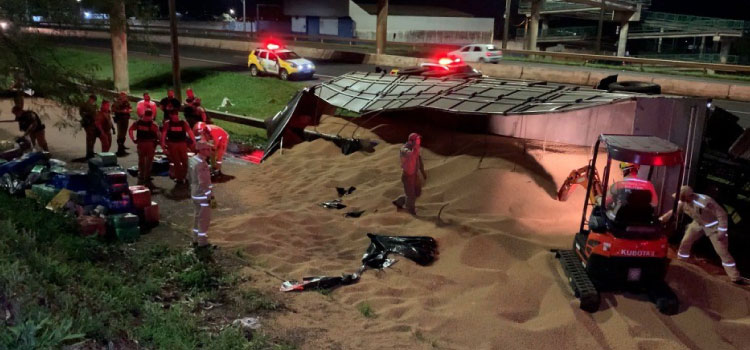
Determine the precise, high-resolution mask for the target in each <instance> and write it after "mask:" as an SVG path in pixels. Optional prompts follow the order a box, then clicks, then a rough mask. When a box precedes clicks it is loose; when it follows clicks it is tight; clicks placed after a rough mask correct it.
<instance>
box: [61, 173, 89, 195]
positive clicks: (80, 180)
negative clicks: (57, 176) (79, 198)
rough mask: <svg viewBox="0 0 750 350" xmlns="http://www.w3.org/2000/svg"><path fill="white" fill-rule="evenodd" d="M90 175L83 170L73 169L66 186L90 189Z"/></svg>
mask: <svg viewBox="0 0 750 350" xmlns="http://www.w3.org/2000/svg"><path fill="white" fill-rule="evenodd" d="M90 187H91V186H90V182H89V177H88V175H87V174H86V173H84V172H82V171H71V172H69V173H68V185H67V186H65V188H67V189H69V190H71V191H73V192H78V191H88V190H89V189H90Z"/></svg>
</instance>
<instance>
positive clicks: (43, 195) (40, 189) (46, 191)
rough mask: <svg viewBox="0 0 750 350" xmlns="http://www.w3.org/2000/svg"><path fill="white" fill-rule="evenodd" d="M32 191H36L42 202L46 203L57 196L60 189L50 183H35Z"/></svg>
mask: <svg viewBox="0 0 750 350" xmlns="http://www.w3.org/2000/svg"><path fill="white" fill-rule="evenodd" d="M31 191H32V192H34V194H35V195H36V197H37V198H38V199H39V202H40V203H42V204H45V205H46V204H47V203H49V201H51V200H52V198H55V196H56V195H57V192H59V191H60V190H59V189H57V188H55V187H53V186H50V185H44V184H35V185H31Z"/></svg>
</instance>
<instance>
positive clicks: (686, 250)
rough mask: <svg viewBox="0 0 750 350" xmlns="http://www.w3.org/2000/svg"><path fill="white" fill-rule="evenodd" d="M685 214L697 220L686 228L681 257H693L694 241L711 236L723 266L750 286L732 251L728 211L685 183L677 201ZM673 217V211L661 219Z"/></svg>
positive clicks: (680, 210) (667, 219) (731, 276)
mask: <svg viewBox="0 0 750 350" xmlns="http://www.w3.org/2000/svg"><path fill="white" fill-rule="evenodd" d="M680 213H685V214H687V215H688V216H689V217H691V218H692V219H693V222H691V223H690V225H688V227H687V229H685V236H684V237H683V238H682V242H680V248H679V249H678V250H677V257H679V258H680V259H687V258H689V257H690V250H691V248H692V247H693V243H695V241H697V240H698V239H699V238H701V237H702V236H704V235H705V236H707V237H708V238H709V239H710V240H711V244H713V246H714V250H716V254H718V255H719V257H720V258H721V265H722V266H724V271H726V273H727V275H728V276H729V278H730V279H731V280H732V282H734V283H736V284H742V285H748V284H750V280H748V279H747V278H744V277H741V276H740V271H739V270H737V263H735V261H734V258H733V257H732V255H731V254H730V253H729V237H728V236H727V231H728V224H729V222H728V218H727V212H726V211H724V208H722V207H721V205H719V203H717V202H716V201H715V200H714V199H713V198H711V197H709V196H706V195H704V194H700V193H694V192H693V189H692V188H691V187H690V186H682V188H681V189H680V201H679V203H678V204H677V215H679V214H680ZM671 218H672V211H671V210H670V211H668V212H667V213H666V214H664V215H662V216H661V217H660V218H659V221H661V222H667V221H669V220H670V219H671Z"/></svg>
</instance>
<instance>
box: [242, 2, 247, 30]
mask: <svg viewBox="0 0 750 350" xmlns="http://www.w3.org/2000/svg"><path fill="white" fill-rule="evenodd" d="M242 31H243V32H245V33H247V11H246V10H245V0H242Z"/></svg>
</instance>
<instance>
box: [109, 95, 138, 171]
mask: <svg viewBox="0 0 750 350" xmlns="http://www.w3.org/2000/svg"><path fill="white" fill-rule="evenodd" d="M113 110H114V112H115V118H114V119H115V124H117V153H115V154H116V155H117V156H118V157H124V156H126V155H128V152H126V151H125V150H126V149H127V147H125V138H126V136H127V135H126V134H127V133H128V124H129V123H130V113H132V112H133V108H132V107H131V106H130V101H128V94H127V93H126V92H125V91H121V92H120V95H119V96H118V98H117V102H115V104H114V106H113Z"/></svg>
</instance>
